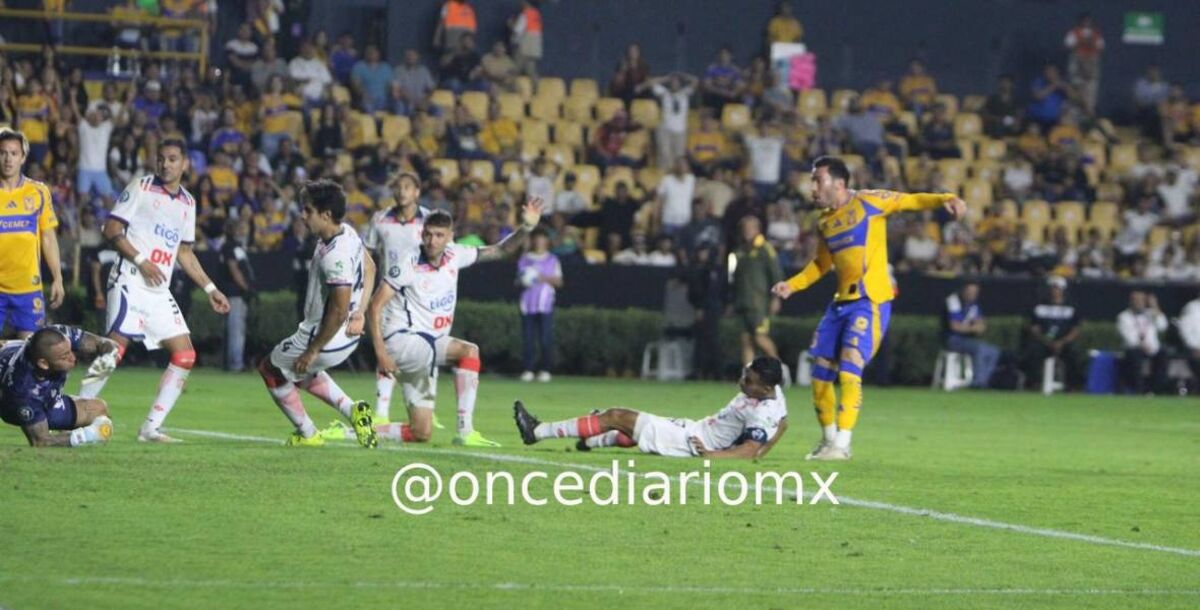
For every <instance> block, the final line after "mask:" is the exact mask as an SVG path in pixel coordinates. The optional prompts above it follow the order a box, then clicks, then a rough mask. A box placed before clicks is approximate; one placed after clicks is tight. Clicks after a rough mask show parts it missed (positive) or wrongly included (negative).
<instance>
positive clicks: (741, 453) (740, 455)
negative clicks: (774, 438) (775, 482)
mask: <svg viewBox="0 0 1200 610" xmlns="http://www.w3.org/2000/svg"><path fill="white" fill-rule="evenodd" d="M690 440H691V442H692V448H693V449H695V450H696V454H697V455H699V456H700V457H702V458H709V459H714V458H715V459H725V458H734V459H742V460H749V459H753V458H754V457H756V456H757V455H758V453H759V450H760V449H761V448H762V447H763V444H762V443H760V442H758V441H749V440H748V441H746V442H744V443H742V444H740V445H734V446H733V447H730V448H728V449H723V450H721V451H712V450H709V449H708V448H707V447H705V446H704V441H701V440H700V437H698V436H693V437H692V438H691V439H690Z"/></svg>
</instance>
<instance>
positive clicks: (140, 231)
mask: <svg viewBox="0 0 1200 610" xmlns="http://www.w3.org/2000/svg"><path fill="white" fill-rule="evenodd" d="M109 217H110V218H113V219H116V220H119V221H121V222H122V223H125V239H128V240H129V243H130V244H133V247H134V248H135V249H137V251H138V253H140V254H144V255H145V256H146V258H147V259H149V260H150V262H152V263H154V264H155V265H158V268H159V270H160V271H162V273H163V276H165V277H166V281H165V282H163V283H161V284H159V285H158V286H150V285H149V284H147V283H146V280H145V278H143V277H142V273H141V271H138V268H137V265H134V264H133V261H130V260H126V259H125V258H123V257H122V258H121V262H120V264H118V265H114V266H113V268H112V272H111V273H110V275H109V280H110V282H113V283H115V282H117V281H129V280H134V281H136V282H137V283H138V284H139V285H140V286H141V287H143V288H146V289H147V290H153V291H160V292H168V291H169V290H170V285H171V271H172V270H173V269H174V268H175V257H176V256H177V255H178V253H179V244H180V243H185V244H191V243H193V242H195V241H196V200H195V199H193V198H192V195H191V193H188V192H187V189H185V188H183V187H182V186H181V187H179V192H177V193H174V194H172V193H170V192H168V191H167V189H166V187H165V186H163V183H162V181H160V180H159V179H158V177H157V176H145V177H143V178H140V179H138V180H135V181H134V182H132V183H130V185H129V186H128V187H126V188H125V191H124V192H123V193H121V198H120V199H118V200H117V205H116V207H114V208H113V210H112V212H110V213H109Z"/></svg>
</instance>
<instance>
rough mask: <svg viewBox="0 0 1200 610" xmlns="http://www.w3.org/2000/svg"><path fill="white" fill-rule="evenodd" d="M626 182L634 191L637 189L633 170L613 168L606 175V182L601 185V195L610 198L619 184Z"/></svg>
mask: <svg viewBox="0 0 1200 610" xmlns="http://www.w3.org/2000/svg"><path fill="white" fill-rule="evenodd" d="M618 182H624V183H625V184H627V185H628V186H629V188H630V190H634V189H636V188H637V181H636V180H634V176H633V169H631V168H628V167H623V166H619V165H617V166H612V167H609V168H608V171H607V172H605V174H604V180H603V182H602V183H601V185H600V193H601V194H602V195H603V196H605V197H610V196H612V194H613V193H614V192H615V190H616V187H617V183H618Z"/></svg>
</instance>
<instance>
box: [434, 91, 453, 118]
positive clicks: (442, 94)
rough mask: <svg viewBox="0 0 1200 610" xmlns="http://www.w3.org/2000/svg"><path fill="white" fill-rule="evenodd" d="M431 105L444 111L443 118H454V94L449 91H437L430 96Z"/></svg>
mask: <svg viewBox="0 0 1200 610" xmlns="http://www.w3.org/2000/svg"><path fill="white" fill-rule="evenodd" d="M429 103H430V104H433V105H434V106H437V107H439V108H441V109H442V116H454V92H453V91H451V90H449V89H435V90H434V92H433V93H431V94H430V95H429Z"/></svg>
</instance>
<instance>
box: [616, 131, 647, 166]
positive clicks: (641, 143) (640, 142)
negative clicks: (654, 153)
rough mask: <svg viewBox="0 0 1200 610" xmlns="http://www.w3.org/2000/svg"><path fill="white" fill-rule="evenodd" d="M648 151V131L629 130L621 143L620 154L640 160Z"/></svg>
mask: <svg viewBox="0 0 1200 610" xmlns="http://www.w3.org/2000/svg"><path fill="white" fill-rule="evenodd" d="M649 152H650V132H649V130H646V129H638V130H636V131H631V132H629V133H628V134H627V135H626V136H625V141H624V142H622V143H621V152H620V154H621V156H623V157H627V158H630V159H634V160H636V161H642V160H644V159H645V158H646V155H647V153H649Z"/></svg>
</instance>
